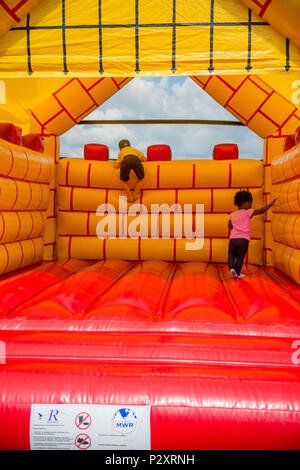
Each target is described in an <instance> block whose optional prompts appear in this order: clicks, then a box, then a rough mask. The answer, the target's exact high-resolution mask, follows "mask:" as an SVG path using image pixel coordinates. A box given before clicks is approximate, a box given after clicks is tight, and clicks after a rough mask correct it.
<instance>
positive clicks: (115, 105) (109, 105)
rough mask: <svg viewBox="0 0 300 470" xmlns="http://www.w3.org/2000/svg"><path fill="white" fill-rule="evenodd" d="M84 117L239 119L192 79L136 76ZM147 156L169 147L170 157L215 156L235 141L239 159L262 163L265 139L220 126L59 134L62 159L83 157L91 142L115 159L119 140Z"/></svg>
mask: <svg viewBox="0 0 300 470" xmlns="http://www.w3.org/2000/svg"><path fill="white" fill-rule="evenodd" d="M85 119H89V120H90V119H98V120H103V119H114V120H122V119H214V120H228V121H237V119H236V118H235V117H234V116H232V114H230V113H229V112H228V111H226V110H225V109H224V108H223V107H222V106H221V105H220V104H219V103H217V102H216V101H215V100H214V99H213V98H211V97H210V96H209V95H208V94H207V93H206V92H205V91H203V90H202V89H201V88H200V87H199V86H198V85H197V84H196V83H195V82H194V81H193V80H191V79H190V78H189V77H155V78H134V79H133V80H132V81H131V82H129V83H128V84H127V85H126V86H125V87H124V88H122V89H121V90H120V91H119V92H117V93H116V94H115V95H113V96H112V97H111V98H110V99H109V100H107V101H106V102H105V103H103V104H102V105H101V106H99V108H97V109H96V110H95V111H93V112H92V113H91V114H90V115H89V116H88V117H86V118H85ZM121 139H129V141H130V143H131V145H132V146H133V147H135V148H137V149H139V150H141V151H142V152H144V154H145V155H147V147H148V146H149V145H155V144H167V145H169V146H170V147H171V151H172V159H173V160H182V159H189V158H192V159H197V158H207V159H211V158H212V152H213V148H214V146H215V145H216V144H221V143H236V144H238V147H239V155H240V158H256V159H262V154H263V139H261V138H260V137H259V136H257V135H256V134H255V133H254V132H252V131H251V130H250V129H248V128H247V127H235V126H216V125H195V124H193V125H192V124H189V125H179V124H173V125H171V124H163V125H160V124H155V125H153V124H152V125H141V124H138V125H124V124H122V125H108V124H105V125H86V126H83V125H78V126H74V127H73V128H72V129H71V130H70V131H68V132H66V133H65V134H64V135H62V136H61V156H62V157H79V158H83V154H84V146H85V144H89V143H98V144H104V145H107V146H108V148H109V158H110V159H116V158H117V155H118V142H119V141H120V140H121Z"/></svg>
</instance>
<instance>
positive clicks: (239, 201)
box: [234, 190, 253, 207]
mask: <svg viewBox="0 0 300 470" xmlns="http://www.w3.org/2000/svg"><path fill="white" fill-rule="evenodd" d="M252 201H253V197H252V194H251V193H250V191H245V190H243V191H239V192H238V193H236V195H235V196H234V205H235V206H238V207H241V206H242V205H243V204H244V203H245V202H252Z"/></svg>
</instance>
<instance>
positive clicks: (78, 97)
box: [32, 78, 131, 135]
mask: <svg viewBox="0 0 300 470" xmlns="http://www.w3.org/2000/svg"><path fill="white" fill-rule="evenodd" d="M130 80H131V79H130V78H116V79H115V78H71V79H68V80H66V82H65V83H64V84H63V85H62V86H61V87H59V88H58V89H56V90H55V91H53V92H52V93H51V94H50V96H49V97H48V98H47V99H46V100H45V101H43V102H42V103H40V104H39V105H37V106H35V107H34V108H33V110H32V132H37V131H38V132H40V130H41V131H42V133H44V132H46V133H50V134H55V135H61V134H63V133H64V132H66V131H68V130H69V129H71V128H72V127H73V126H74V125H75V124H77V123H78V122H79V121H81V120H82V119H83V118H84V117H85V116H87V115H88V114H90V113H91V112H92V111H94V110H95V109H97V108H98V106H100V105H101V104H102V103H103V102H104V101H106V100H107V99H108V98H110V97H111V96H112V95H114V94H115V93H116V92H117V91H119V90H120V89H121V88H123V87H124V86H125V85H126V84H127V83H128V82H129V81H130Z"/></svg>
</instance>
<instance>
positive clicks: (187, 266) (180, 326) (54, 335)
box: [0, 260, 300, 449]
mask: <svg viewBox="0 0 300 470" xmlns="http://www.w3.org/2000/svg"><path fill="white" fill-rule="evenodd" d="M244 273H245V274H246V277H245V278H244V279H241V280H237V281H234V280H232V279H231V277H230V274H229V273H228V268H227V267H226V266H225V265H214V264H207V263H198V262H185V263H168V262H163V261H144V262H136V263H135V262H127V261H120V260H107V261H99V262H89V261H79V260H68V261H64V262H49V263H42V264H40V265H36V266H33V267H31V268H28V269H25V270H23V271H20V272H19V273H14V274H11V275H7V276H5V277H2V280H1V282H0V339H1V343H2V344H4V345H5V361H3V363H2V364H0V380H1V394H2V396H1V408H0V419H1V422H2V423H5V426H0V448H1V449H29V448H30V436H29V422H30V410H31V406H32V405H34V404H36V403H40V404H43V403H54V404H59V403H61V404H76V403H77V404H78V403H86V404H105V405H111V404H116V405H119V404H127V405H147V406H150V409H151V412H150V423H151V449H215V448H218V449H298V448H300V414H299V413H300V368H299V364H300V352H299V354H298V349H299V351H300V291H299V287H298V286H297V285H296V284H294V283H293V282H292V281H291V280H289V278H287V277H286V276H284V275H283V274H281V273H279V272H278V271H276V270H275V269H273V268H266V267H255V266H247V267H245V269H244ZM298 359H299V360H298Z"/></svg>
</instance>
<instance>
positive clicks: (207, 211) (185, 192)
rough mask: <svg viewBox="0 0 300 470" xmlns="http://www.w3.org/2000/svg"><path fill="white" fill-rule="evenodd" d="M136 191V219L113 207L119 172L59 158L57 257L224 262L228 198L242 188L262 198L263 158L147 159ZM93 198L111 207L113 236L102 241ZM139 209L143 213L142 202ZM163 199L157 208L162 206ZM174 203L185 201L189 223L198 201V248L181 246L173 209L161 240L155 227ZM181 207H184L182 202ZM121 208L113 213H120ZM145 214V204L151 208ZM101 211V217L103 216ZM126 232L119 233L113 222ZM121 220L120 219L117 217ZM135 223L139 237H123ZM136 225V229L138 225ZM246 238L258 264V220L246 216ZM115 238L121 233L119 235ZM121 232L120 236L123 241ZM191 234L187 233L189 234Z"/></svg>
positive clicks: (260, 221)
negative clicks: (200, 222)
mask: <svg viewBox="0 0 300 470" xmlns="http://www.w3.org/2000/svg"><path fill="white" fill-rule="evenodd" d="M144 166H145V183H144V185H143V190H142V196H141V199H140V201H139V203H138V204H135V205H134V206H135V208H134V209H135V211H137V212H138V214H139V213H140V211H141V212H142V215H141V216H139V215H138V219H137V217H136V214H135V211H134V214H133V215H130V207H131V208H133V207H132V206H129V209H128V213H127V210H125V211H124V212H125V214H126V215H124V214H122V212H123V211H122V208H121V211H120V210H119V207H120V204H119V197H120V196H122V195H124V191H122V189H121V188H122V187H121V184H120V179H119V170H115V169H114V163H113V162H91V161H83V160H79V159H63V160H62V161H61V162H60V163H59V165H58V172H57V185H58V187H57V205H58V230H57V256H58V258H59V259H65V258H69V257H71V258H79V259H80V258H81V259H105V258H108V259H111V258H121V259H124V258H125V259H131V260H132V259H133V260H139V259H143V260H144V259H161V260H171V261H188V260H197V261H210V262H226V260H227V244H228V235H229V232H228V214H229V213H230V212H232V211H233V210H235V208H234V205H233V198H234V194H235V193H236V191H238V190H239V189H242V188H248V189H249V190H251V192H252V194H253V197H254V203H255V204H256V205H257V206H261V205H262V203H263V188H262V186H263V164H262V162H259V161H256V160H230V161H209V160H194V161H191V160H187V161H173V162H172V161H171V162H147V163H145V164H144ZM101 204H108V205H112V206H113V207H114V208H116V229H117V230H116V239H112V237H111V236H109V237H108V238H107V239H106V240H100V239H99V238H98V237H97V233H96V227H97V224H98V223H99V222H100V221H101V216H97V215H96V211H97V207H98V206H99V205H101ZM140 204H142V205H143V207H144V208H145V212H144V213H145V215H143V208H141V206H140ZM152 204H158V205H162V207H161V211H162V214H161V215H160V218H159V219H158V220H157V219H156V217H155V218H154V220H151V217H150V214H151V209H152V207H151V206H152ZM164 204H165V206H167V207H164V206H163V205H164ZM176 204H179V206H180V208H181V210H182V212H184V205H185V204H191V205H192V206H191V208H190V210H191V211H192V212H193V214H192V215H191V216H190V224H191V225H192V223H194V224H195V222H196V221H195V218H196V214H195V211H196V204H204V237H205V241H204V246H203V248H201V249H196V250H192V249H186V242H187V239H186V238H185V236H184V230H183V229H182V235H183V236H182V237H178V238H176V236H174V235H175V231H174V224H175V223H176V217H177V222H178V219H179V218H180V225H181V224H184V218H183V217H181V215H178V214H176V215H174V214H173V213H172V214H171V217H170V226H171V230H170V238H165V239H164V233H163V231H162V226H163V224H164V222H166V225H168V224H169V212H168V209H169V208H170V207H171V208H172V207H173V210H174V205H176ZM188 209H189V208H188ZM120 212H121V213H120ZM152 213H153V210H152ZM102 217H103V218H104V217H105V218H107V216H106V215H104V214H103V215H102ZM125 218H126V226H127V230H124V231H123V233H122V236H121V235H120V233H119V227H120V226H122V227H123V225H124V220H125ZM120 219H121V220H120ZM134 220H135V222H134V223H138V222H139V225H141V227H140V228H138V232H140V237H139V239H133V238H132V237H130V224H131V222H132V221H134ZM153 224H158V237H159V239H156V238H154V237H151V230H152V229H153ZM142 228H144V230H145V231H144V232H143V231H142ZM252 236H253V240H252V243H251V247H250V250H249V255H248V258H247V260H248V262H249V263H252V264H260V263H261V262H262V253H263V218H262V217H259V218H257V219H254V220H253V221H252ZM122 237H123V239H122ZM126 237H127V239H126ZM191 238H192V237H191Z"/></svg>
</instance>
